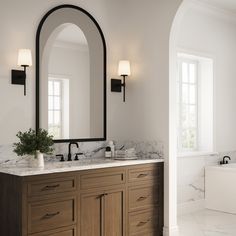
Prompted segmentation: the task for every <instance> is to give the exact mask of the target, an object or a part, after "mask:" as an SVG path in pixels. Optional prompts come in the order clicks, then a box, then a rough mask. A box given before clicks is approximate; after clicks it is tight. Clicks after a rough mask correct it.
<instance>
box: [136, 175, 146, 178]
mask: <svg viewBox="0 0 236 236" xmlns="http://www.w3.org/2000/svg"><path fill="white" fill-rule="evenodd" d="M147 176H148V174H139V175H138V178H145V177H147Z"/></svg>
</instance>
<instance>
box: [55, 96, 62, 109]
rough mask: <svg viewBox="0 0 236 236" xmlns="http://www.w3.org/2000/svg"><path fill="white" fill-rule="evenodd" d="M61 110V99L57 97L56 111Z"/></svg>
mask: <svg viewBox="0 0 236 236" xmlns="http://www.w3.org/2000/svg"><path fill="white" fill-rule="evenodd" d="M60 109H61V101H60V97H57V96H55V97H54V110H60Z"/></svg>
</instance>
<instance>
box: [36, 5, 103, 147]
mask: <svg viewBox="0 0 236 236" xmlns="http://www.w3.org/2000/svg"><path fill="white" fill-rule="evenodd" d="M36 128H37V129H39V128H44V129H47V130H48V132H49V134H51V135H53V137H54V140H55V142H70V141H101V140H105V139H106V44H105V39H104V36H103V33H102V30H101V28H100V27H99V25H98V23H97V22H96V20H95V19H94V18H93V17H92V16H91V15H90V14H89V13H88V12H86V11H85V10H83V9H81V8H79V7H77V6H73V5H61V6H58V7H56V8H54V9H52V10H50V11H49V12H48V13H47V14H46V15H45V16H44V17H43V19H42V20H41V22H40V24H39V27H38V31H37V37H36Z"/></svg>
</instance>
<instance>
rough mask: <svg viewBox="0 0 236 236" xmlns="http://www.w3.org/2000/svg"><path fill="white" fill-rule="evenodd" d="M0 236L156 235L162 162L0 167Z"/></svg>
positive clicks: (159, 224) (160, 219) (160, 222)
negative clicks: (44, 169)
mask: <svg viewBox="0 0 236 236" xmlns="http://www.w3.org/2000/svg"><path fill="white" fill-rule="evenodd" d="M0 186H1V193H0V235H1V236H139V235H140V236H141V235H142V236H151V235H152V236H154V235H155V236H160V235H162V228H163V163H155V164H144V165H136V166H125V167H112V168H105V169H97V170H85V171H74V172H67V173H56V174H45V175H38V176H28V177H19V176H13V175H8V174H1V173H0Z"/></svg>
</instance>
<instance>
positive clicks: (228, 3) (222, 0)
mask: <svg viewBox="0 0 236 236" xmlns="http://www.w3.org/2000/svg"><path fill="white" fill-rule="evenodd" d="M200 1H201V2H205V3H208V4H210V5H213V6H216V7H218V8H221V9H224V10H227V11H231V12H233V13H235V14H236V0H200Z"/></svg>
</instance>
